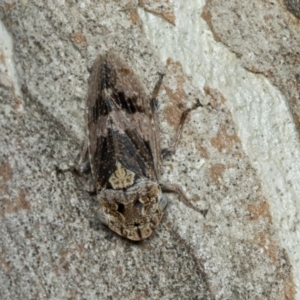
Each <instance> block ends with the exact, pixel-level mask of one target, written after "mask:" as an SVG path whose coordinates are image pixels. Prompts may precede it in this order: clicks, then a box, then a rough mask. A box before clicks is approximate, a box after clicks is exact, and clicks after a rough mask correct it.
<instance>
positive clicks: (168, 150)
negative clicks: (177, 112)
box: [162, 99, 203, 157]
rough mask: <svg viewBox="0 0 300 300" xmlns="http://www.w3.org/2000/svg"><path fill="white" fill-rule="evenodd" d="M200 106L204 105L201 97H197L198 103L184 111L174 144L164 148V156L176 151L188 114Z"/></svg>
mask: <svg viewBox="0 0 300 300" xmlns="http://www.w3.org/2000/svg"><path fill="white" fill-rule="evenodd" d="M200 106H201V107H203V105H202V104H201V103H200V101H199V99H196V103H195V104H194V105H193V106H192V107H191V108H188V109H186V110H185V111H184V112H183V113H182V115H181V118H180V122H179V125H178V127H177V130H176V135H175V139H174V141H173V142H172V144H171V145H170V146H169V147H168V148H165V149H163V150H162V156H163V157H166V156H168V155H172V154H174V153H175V151H176V148H177V145H178V143H179V140H180V137H181V133H182V129H183V125H184V123H185V121H186V117H187V116H188V114H189V113H190V112H191V111H192V110H194V109H196V108H198V107H200Z"/></svg>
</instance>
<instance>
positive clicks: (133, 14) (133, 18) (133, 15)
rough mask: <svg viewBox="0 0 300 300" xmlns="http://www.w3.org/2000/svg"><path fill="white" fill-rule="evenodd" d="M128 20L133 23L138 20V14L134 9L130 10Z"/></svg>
mask: <svg viewBox="0 0 300 300" xmlns="http://www.w3.org/2000/svg"><path fill="white" fill-rule="evenodd" d="M130 20H131V22H132V23H133V24H137V23H138V22H139V15H138V13H137V10H136V9H131V10H130Z"/></svg>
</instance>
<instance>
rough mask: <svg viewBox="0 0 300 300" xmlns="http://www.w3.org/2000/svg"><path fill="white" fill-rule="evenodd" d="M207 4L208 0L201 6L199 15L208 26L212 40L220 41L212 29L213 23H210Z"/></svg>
mask: <svg viewBox="0 0 300 300" xmlns="http://www.w3.org/2000/svg"><path fill="white" fill-rule="evenodd" d="M209 5H210V0H207V1H206V3H205V5H204V7H203V10H202V14H201V17H202V19H203V20H204V21H205V22H206V24H207V26H208V27H209V29H210V31H211V32H212V34H213V37H214V40H215V41H216V42H220V41H221V38H220V37H219V36H218V35H217V33H216V32H215V31H214V28H213V25H212V21H211V14H210V12H209V9H208V8H209Z"/></svg>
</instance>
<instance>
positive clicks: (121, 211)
mask: <svg viewBox="0 0 300 300" xmlns="http://www.w3.org/2000/svg"><path fill="white" fill-rule="evenodd" d="M117 205H118V207H117V211H118V212H119V213H120V214H123V213H124V211H125V206H124V204H122V203H117Z"/></svg>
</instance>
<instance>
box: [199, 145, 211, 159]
mask: <svg viewBox="0 0 300 300" xmlns="http://www.w3.org/2000/svg"><path fill="white" fill-rule="evenodd" d="M198 150H199V151H200V152H201V154H202V156H203V157H204V158H206V159H209V153H208V150H207V149H206V148H204V147H203V146H199V147H198Z"/></svg>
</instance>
